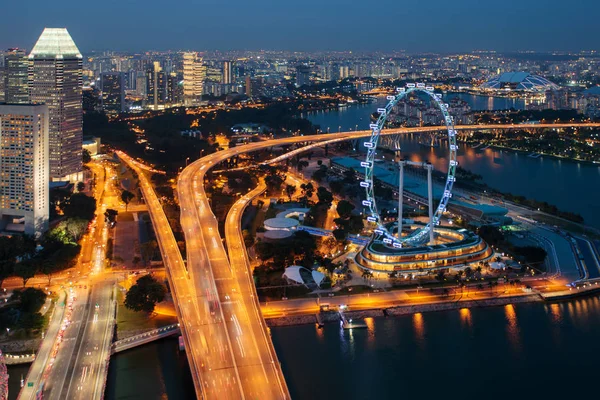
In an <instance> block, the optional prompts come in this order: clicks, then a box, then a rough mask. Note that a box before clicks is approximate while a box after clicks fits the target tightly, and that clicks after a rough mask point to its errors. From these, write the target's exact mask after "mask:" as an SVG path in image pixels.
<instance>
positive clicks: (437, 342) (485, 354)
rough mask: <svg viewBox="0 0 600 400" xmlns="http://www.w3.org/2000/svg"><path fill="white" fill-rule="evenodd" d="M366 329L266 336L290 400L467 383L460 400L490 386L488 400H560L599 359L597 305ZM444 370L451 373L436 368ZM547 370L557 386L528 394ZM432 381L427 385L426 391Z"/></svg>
mask: <svg viewBox="0 0 600 400" xmlns="http://www.w3.org/2000/svg"><path fill="white" fill-rule="evenodd" d="M365 323H366V325H367V329H360V330H353V331H352V332H342V329H341V327H339V326H338V325H337V324H336V325H326V326H325V327H324V329H322V330H321V331H320V332H319V333H312V332H314V328H313V327H310V326H309V327H303V326H297V327H289V328H274V329H273V339H274V344H275V348H276V350H277V353H278V356H279V360H280V361H281V363H282V366H283V369H284V374H285V375H286V378H287V382H288V386H289V387H290V390H291V394H292V398H294V399H299V400H303V399H311V400H312V399H326V398H348V399H350V398H352V399H354V398H365V399H367V398H397V397H396V395H397V393H398V388H402V390H403V395H404V396H425V397H427V398H435V397H440V396H441V397H443V396H444V393H447V392H446V390H447V388H448V387H451V385H453V384H455V383H456V382H457V381H460V380H461V379H464V378H465V377H466V376H468V377H469V384H468V385H466V386H465V388H464V389H461V390H464V393H462V392H461V393H462V395H463V397H462V398H465V399H471V398H473V399H475V398H480V396H481V393H482V392H485V391H486V390H488V389H489V388H490V387H492V386H493V387H494V396H493V398H501V397H504V398H507V397H510V396H514V394H515V393H518V394H519V398H524V397H525V396H533V397H532V398H541V397H547V398H557V396H559V395H568V393H569V391H570V390H571V388H572V386H571V385H572V383H573V382H580V381H581V380H582V379H595V375H596V371H597V365H596V363H597V361H596V360H597V356H598V355H600V339H599V338H598V334H597V333H598V332H600V300H599V298H598V297H593V298H588V299H579V300H576V301H570V302H564V303H556V304H544V303H532V304H516V305H512V304H511V305H507V306H503V307H492V308H470V309H466V308H463V309H459V310H452V311H442V312H431V313H423V314H421V313H417V314H413V315H406V316H400V317H390V318H368V319H365ZM311 333H312V334H311ZM316 360H318V362H315V361H316ZM450 360H451V364H452V368H446V367H444V366H447V365H448V363H449V362H450ZM540 366H543V368H540ZM551 370H556V371H558V370H560V371H561V379H560V380H556V381H554V380H553V381H552V385H533V384H532V382H539V381H543V380H544V379H548V371H551ZM509 371H510V372H509ZM507 373H510V382H511V383H510V385H497V383H498V381H497V377H498V376H503V375H505V374H507ZM432 374H433V375H434V376H435V381H436V385H431V380H432ZM306 382H311V384H310V385H308V386H310V388H309V387H307V385H306ZM331 382H343V384H340V385H331ZM424 388H426V391H427V394H425V392H424V391H423V390H425V389H424Z"/></svg>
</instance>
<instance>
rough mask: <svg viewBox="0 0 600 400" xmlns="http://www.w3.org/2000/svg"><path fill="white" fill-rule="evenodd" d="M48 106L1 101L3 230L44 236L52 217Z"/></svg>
mask: <svg viewBox="0 0 600 400" xmlns="http://www.w3.org/2000/svg"><path fill="white" fill-rule="evenodd" d="M48 115H49V109H48V106H46V105H26V104H14V105H13V104H10V105H8V104H4V105H1V104H0V229H1V230H11V231H23V232H25V233H26V234H29V235H36V236H39V235H41V234H42V233H43V232H44V231H46V230H47V229H48V218H49V185H48V182H49V179H50V175H49V170H50V164H49V133H48V129H49V122H48V120H49V118H48Z"/></svg>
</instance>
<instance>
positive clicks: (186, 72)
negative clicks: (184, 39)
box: [183, 52, 206, 106]
mask: <svg viewBox="0 0 600 400" xmlns="http://www.w3.org/2000/svg"><path fill="white" fill-rule="evenodd" d="M205 77H206V68H205V67H204V65H203V62H202V57H201V56H200V55H199V54H198V53H196V52H188V53H183V103H184V105H186V106H194V105H198V104H199V103H200V101H201V100H202V94H203V93H204V80H205Z"/></svg>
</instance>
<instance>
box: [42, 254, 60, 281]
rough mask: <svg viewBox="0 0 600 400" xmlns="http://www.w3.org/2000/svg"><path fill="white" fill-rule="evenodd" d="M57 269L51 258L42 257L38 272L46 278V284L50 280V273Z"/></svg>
mask: <svg viewBox="0 0 600 400" xmlns="http://www.w3.org/2000/svg"><path fill="white" fill-rule="evenodd" d="M56 271H57V267H56V263H55V262H54V261H53V260H51V259H44V260H42V261H41V263H40V272H41V273H42V274H44V275H46V278H48V286H49V285H50V282H51V280H52V274H53V273H54V272H56Z"/></svg>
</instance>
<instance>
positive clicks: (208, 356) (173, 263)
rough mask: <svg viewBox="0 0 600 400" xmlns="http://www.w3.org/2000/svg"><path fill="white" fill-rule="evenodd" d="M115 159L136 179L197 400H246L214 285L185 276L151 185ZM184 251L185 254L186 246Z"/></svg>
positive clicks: (200, 272) (203, 273) (203, 272)
mask: <svg viewBox="0 0 600 400" xmlns="http://www.w3.org/2000/svg"><path fill="white" fill-rule="evenodd" d="M117 154H118V156H119V157H120V158H121V160H123V161H124V162H125V163H126V164H127V165H128V166H129V167H130V168H132V169H133V170H134V171H135V172H136V173H137V174H138V179H139V182H140V188H141V189H142V193H143V195H144V198H145V201H146V205H147V206H148V212H149V214H150V218H151V219H152V224H153V226H154V230H155V233H156V238H157V241H158V245H159V247H160V250H161V254H162V257H163V262H164V264H165V267H166V271H167V278H168V279H169V282H170V285H171V293H172V295H173V300H174V302H175V309H176V312H177V318H178V320H179V321H180V328H181V332H182V336H183V339H184V343H185V347H186V354H187V357H188V360H189V365H190V369H191V372H192V378H193V380H194V387H195V391H196V397H197V398H198V399H240V398H244V396H243V392H242V389H241V383H240V379H239V377H238V374H237V370H236V368H235V365H234V359H233V356H232V348H231V346H230V344H229V341H228V340H227V329H226V328H225V325H226V322H225V320H224V318H223V316H222V314H221V312H220V307H219V305H218V299H217V298H216V289H215V285H214V279H213V278H212V276H210V275H209V273H210V271H209V269H208V268H204V269H202V268H201V267H198V269H197V271H196V273H194V274H191V273H190V274H188V271H187V268H186V265H185V263H184V262H183V259H182V257H181V253H180V252H179V247H178V246H177V241H176V240H175V237H174V236H173V231H172V230H171V227H170V225H169V222H168V220H167V217H166V215H165V213H164V211H163V208H162V205H161V204H160V201H159V200H158V197H157V196H156V193H155V192H154V189H153V188H152V184H151V183H150V180H149V179H148V178H147V177H146V175H145V174H144V173H143V170H142V169H141V168H140V167H139V166H138V163H134V162H132V161H133V159H132V158H131V157H129V156H127V155H126V154H125V153H123V152H117ZM182 203H183V202H182ZM182 207H183V205H182ZM219 242H220V240H219ZM187 246H188V250H189V246H190V244H189V243H188V244H187ZM188 254H189V253H188ZM188 257H189V256H188ZM206 260H207V259H206V258H204V259H201V260H200V259H199V260H198V261H199V264H200V265H206V264H207V262H206Z"/></svg>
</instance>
